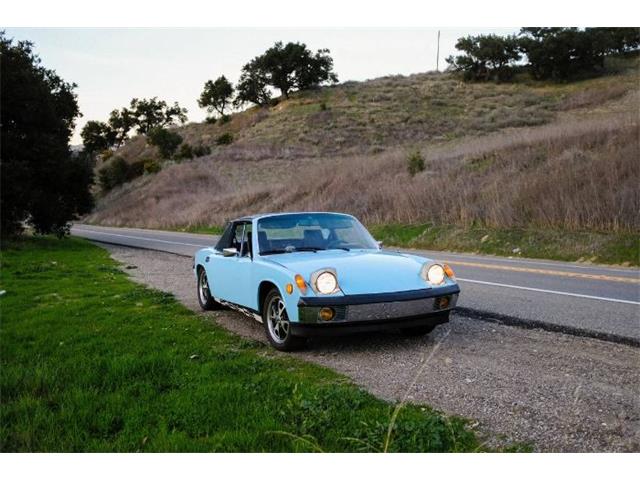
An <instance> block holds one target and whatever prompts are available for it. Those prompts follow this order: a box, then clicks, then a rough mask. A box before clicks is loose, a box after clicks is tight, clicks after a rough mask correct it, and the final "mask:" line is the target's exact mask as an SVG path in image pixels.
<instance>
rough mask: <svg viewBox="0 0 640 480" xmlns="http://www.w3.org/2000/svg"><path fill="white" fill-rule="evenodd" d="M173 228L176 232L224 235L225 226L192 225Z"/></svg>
mask: <svg viewBox="0 0 640 480" xmlns="http://www.w3.org/2000/svg"><path fill="white" fill-rule="evenodd" d="M172 230H174V231H176V232H187V233H204V234H209V235H222V232H223V231H224V226H222V227H219V226H218V225H190V226H188V227H176V228H173V229H172Z"/></svg>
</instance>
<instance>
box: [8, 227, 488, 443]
mask: <svg viewBox="0 0 640 480" xmlns="http://www.w3.org/2000/svg"><path fill="white" fill-rule="evenodd" d="M0 290H6V292H5V293H3V294H2V295H1V296H0V307H1V312H2V323H1V325H0V328H1V330H0V336H1V339H2V350H1V352H0V357H1V371H0V382H1V383H0V388H1V404H0V406H1V411H0V445H1V450H2V451H5V452H6V451H197V452H199V451H235V452H237V451H296V452H297V451H319V450H323V451H361V450H364V451H375V450H379V449H381V448H382V445H383V444H384V441H385V438H386V432H387V428H388V424H389V419H390V417H391V414H392V410H393V405H391V404H388V403H385V402H383V401H381V400H378V399H376V398H375V397H373V396H371V395H369V394H368V393H366V392H364V391H363V390H361V389H359V388H358V387H356V386H354V385H353V384H352V383H350V382H349V381H348V380H347V379H346V378H345V377H343V376H340V375H338V374H336V373H333V372H332V371H330V370H328V369H325V368H321V367H318V366H315V365H312V364H309V363H306V362H303V361H299V360H297V359H295V358H293V357H291V356H288V355H284V354H278V353H276V352H274V351H273V350H271V349H270V348H268V347H265V346H262V345H261V344H258V343H255V342H251V341H247V340H243V339H241V338H239V337H237V336H235V335H232V334H230V333H228V332H226V331H224V330H223V329H221V328H219V327H216V326H215V325H213V324H212V323H210V322H208V321H206V320H205V319H203V318H202V317H200V316H198V315H196V314H194V313H193V312H191V311H189V310H188V309H186V308H185V307H183V306H182V305H180V304H179V303H178V302H177V301H176V300H175V299H174V298H173V297H172V296H170V295H167V294H164V293H160V292H158V291H154V290H150V289H147V288H144V287H142V286H140V285H137V284H134V283H133V282H131V281H130V280H129V279H128V278H127V277H126V275H125V274H124V273H122V272H121V271H120V270H119V268H118V266H117V264H116V263H115V262H114V261H113V260H111V259H110V258H109V256H108V254H107V252H106V251H104V250H102V249H100V248H97V247H95V246H93V245H91V244H89V243H88V242H85V241H82V240H79V239H66V240H63V241H60V240H55V239H51V238H31V239H25V240H24V241H21V242H19V243H13V244H9V245H4V250H3V251H2V269H1V277H0ZM479 448H481V444H480V443H479V440H478V438H477V437H476V435H475V433H473V432H472V431H470V430H469V429H468V428H467V427H466V421H465V420H463V419H460V418H455V417H447V416H444V415H442V414H440V413H438V412H436V411H434V410H432V409H430V408H428V407H418V406H406V407H405V408H403V409H402V411H401V413H400V416H399V418H398V421H397V423H396V424H395V428H394V430H393V434H392V437H391V444H390V450H392V451H471V450H476V449H479Z"/></svg>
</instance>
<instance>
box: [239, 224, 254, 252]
mask: <svg viewBox="0 0 640 480" xmlns="http://www.w3.org/2000/svg"><path fill="white" fill-rule="evenodd" d="M243 226H244V237H243V241H242V244H241V246H240V249H239V252H240V256H241V257H250V256H252V238H251V230H252V229H251V224H250V223H245V224H243ZM238 231H239V232H240V233H239V234H240V235H242V232H241V229H238Z"/></svg>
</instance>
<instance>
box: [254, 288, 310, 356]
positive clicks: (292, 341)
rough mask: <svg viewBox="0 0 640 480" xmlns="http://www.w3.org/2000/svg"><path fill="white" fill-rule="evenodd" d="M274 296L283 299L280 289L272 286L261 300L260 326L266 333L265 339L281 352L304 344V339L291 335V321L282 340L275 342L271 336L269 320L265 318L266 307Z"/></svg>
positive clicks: (295, 348)
mask: <svg viewBox="0 0 640 480" xmlns="http://www.w3.org/2000/svg"><path fill="white" fill-rule="evenodd" d="M275 297H280V298H281V299H282V300H283V301H284V298H283V296H282V294H281V293H280V291H279V290H278V289H277V288H273V289H271V291H270V292H269V293H268V294H267V296H266V297H265V298H264V302H262V326H263V327H264V331H265V334H266V335H267V340H269V343H270V344H271V346H272V347H273V348H275V349H276V350H280V351H283V352H290V351H292V350H297V349H299V348H302V346H304V344H305V339H304V338H301V337H296V336H293V335H291V323H292V322H291V321H289V333H288V334H287V338H285V340H284V342H282V343H279V342H276V341H275V340H274V339H273V337H272V336H271V331H270V330H269V324H268V322H269V320H268V318H267V307H268V306H269V304H270V303H271V301H272V300H273V299H274V298H275Z"/></svg>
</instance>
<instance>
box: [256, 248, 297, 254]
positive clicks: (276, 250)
mask: <svg viewBox="0 0 640 480" xmlns="http://www.w3.org/2000/svg"><path fill="white" fill-rule="evenodd" d="M275 253H290V250H285V249H284V248H276V249H273V250H265V251H260V255H271V254H275Z"/></svg>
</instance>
